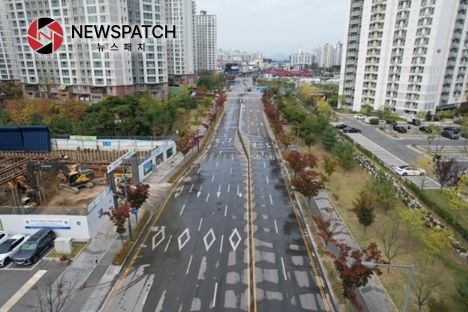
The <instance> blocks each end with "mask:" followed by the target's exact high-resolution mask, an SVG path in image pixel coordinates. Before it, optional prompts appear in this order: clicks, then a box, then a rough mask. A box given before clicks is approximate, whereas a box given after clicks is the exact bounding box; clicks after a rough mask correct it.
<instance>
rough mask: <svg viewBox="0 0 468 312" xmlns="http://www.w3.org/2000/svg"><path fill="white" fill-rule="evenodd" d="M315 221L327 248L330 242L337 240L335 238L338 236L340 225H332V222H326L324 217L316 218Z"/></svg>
mask: <svg viewBox="0 0 468 312" xmlns="http://www.w3.org/2000/svg"><path fill="white" fill-rule="evenodd" d="M313 219H314V221H315V224H316V225H317V228H318V230H319V233H318V235H319V236H320V237H321V238H322V239H323V242H324V243H325V246H327V245H328V243H329V242H332V241H334V240H335V239H334V238H333V237H334V236H335V234H337V230H338V226H339V223H337V222H335V223H333V224H332V223H331V221H330V220H326V219H325V218H323V217H322V216H314V217H313Z"/></svg>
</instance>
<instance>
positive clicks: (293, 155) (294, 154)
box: [286, 151, 304, 176]
mask: <svg viewBox="0 0 468 312" xmlns="http://www.w3.org/2000/svg"><path fill="white" fill-rule="evenodd" d="M286 160H287V162H288V163H289V166H290V167H291V169H292V170H293V171H294V176H297V173H298V172H299V171H301V170H302V169H304V164H303V162H302V157H301V154H300V153H299V152H298V151H290V152H289V153H288V154H287V155H286Z"/></svg>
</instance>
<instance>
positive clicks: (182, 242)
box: [177, 228, 190, 251]
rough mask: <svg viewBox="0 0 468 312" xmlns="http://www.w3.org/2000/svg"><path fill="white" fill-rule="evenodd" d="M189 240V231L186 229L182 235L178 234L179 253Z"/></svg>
mask: <svg viewBox="0 0 468 312" xmlns="http://www.w3.org/2000/svg"><path fill="white" fill-rule="evenodd" d="M184 236H185V239H184ZM189 240H190V232H189V229H188V228H186V229H185V230H184V231H183V232H182V234H180V235H179V236H178V237H177V242H178V243H179V251H181V250H182V248H184V247H185V245H187V243H188V241H189Z"/></svg>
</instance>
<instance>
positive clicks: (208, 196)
mask: <svg viewBox="0 0 468 312" xmlns="http://www.w3.org/2000/svg"><path fill="white" fill-rule="evenodd" d="M208 198H210V193H208V195H206V202H208Z"/></svg>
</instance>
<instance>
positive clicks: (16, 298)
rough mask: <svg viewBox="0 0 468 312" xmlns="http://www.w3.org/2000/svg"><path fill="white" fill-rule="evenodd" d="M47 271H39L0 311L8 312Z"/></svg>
mask: <svg viewBox="0 0 468 312" xmlns="http://www.w3.org/2000/svg"><path fill="white" fill-rule="evenodd" d="M46 272H47V270H39V271H37V272H36V274H34V275H33V276H32V277H31V278H30V279H29V280H28V281H27V282H26V283H24V285H23V286H21V288H20V289H19V290H18V291H17V292H16V293H15V294H14V295H13V296H11V298H10V299H8V301H7V302H6V303H5V304H4V305H3V306H2V307H1V308H0V311H10V309H11V308H13V306H14V305H15V304H16V303H17V302H18V301H19V300H20V299H21V298H22V297H23V296H24V295H25V294H26V293H27V292H28V291H29V289H31V288H32V287H33V286H34V285H35V284H36V283H37V282H38V281H39V280H40V279H41V277H42V276H44V274H46Z"/></svg>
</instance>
